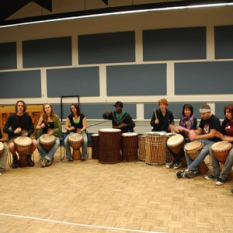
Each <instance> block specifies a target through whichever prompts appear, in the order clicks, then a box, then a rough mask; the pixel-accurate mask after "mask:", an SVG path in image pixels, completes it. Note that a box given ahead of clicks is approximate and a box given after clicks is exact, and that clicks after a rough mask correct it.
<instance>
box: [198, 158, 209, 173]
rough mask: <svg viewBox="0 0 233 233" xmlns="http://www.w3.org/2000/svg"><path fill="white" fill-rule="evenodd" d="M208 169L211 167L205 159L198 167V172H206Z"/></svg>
mask: <svg viewBox="0 0 233 233" xmlns="http://www.w3.org/2000/svg"><path fill="white" fill-rule="evenodd" d="M208 171H209V168H208V167H207V165H206V163H205V162H204V161H203V162H202V163H201V164H200V165H199V167H198V173H200V174H206V173H207V172H208Z"/></svg>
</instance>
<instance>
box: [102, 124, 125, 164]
mask: <svg viewBox="0 0 233 233" xmlns="http://www.w3.org/2000/svg"><path fill="white" fill-rule="evenodd" d="M120 149H121V130H120V129H111V128H109V129H108V128H107V129H100V130H99V162H100V163H111V164H114V163H119V162H120V161H121V153H120Z"/></svg>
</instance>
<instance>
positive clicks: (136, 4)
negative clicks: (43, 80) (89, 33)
mask: <svg viewBox="0 0 233 233" xmlns="http://www.w3.org/2000/svg"><path fill="white" fill-rule="evenodd" d="M230 2H233V1H221V0H0V25H4V24H7V23H9V22H10V21H12V23H17V22H18V21H19V22H28V21H38V20H44V19H47V18H48V17H49V18H55V17H56V18H61V17H70V16H74V15H75V16H77V14H78V15H90V14H99V13H106V12H117V11H122V10H127V11H128V10H139V9H145V8H147V9H150V8H162V7H174V6H186V5H192V4H206V3H208V4H211V3H230ZM29 5H30V7H34V8H33V9H35V7H36V9H37V10H38V12H39V13H35V14H34V13H33V10H31V8H29ZM25 9H27V11H26V10H25ZM23 11H24V14H22V12H23ZM42 11H43V14H42V13H41V12H42ZM25 12H27V13H26V14H25Z"/></svg>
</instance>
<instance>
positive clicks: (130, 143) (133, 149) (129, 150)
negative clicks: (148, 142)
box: [121, 133, 138, 162]
mask: <svg viewBox="0 0 233 233" xmlns="http://www.w3.org/2000/svg"><path fill="white" fill-rule="evenodd" d="M121 149H122V159H123V160H124V161H127V162H134V161H137V160H138V134H137V133H123V134H122V135H121Z"/></svg>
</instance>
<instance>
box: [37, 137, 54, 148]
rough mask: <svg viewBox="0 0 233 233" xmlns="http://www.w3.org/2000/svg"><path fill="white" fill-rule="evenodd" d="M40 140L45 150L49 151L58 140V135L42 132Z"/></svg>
mask: <svg viewBox="0 0 233 233" xmlns="http://www.w3.org/2000/svg"><path fill="white" fill-rule="evenodd" d="M39 141H40V144H41V146H42V147H43V148H44V150H46V151H47V152H48V151H50V150H51V148H52V147H53V145H54V143H55V142H56V137H55V136H54V135H49V134H42V135H41V136H40V137H39Z"/></svg>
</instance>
